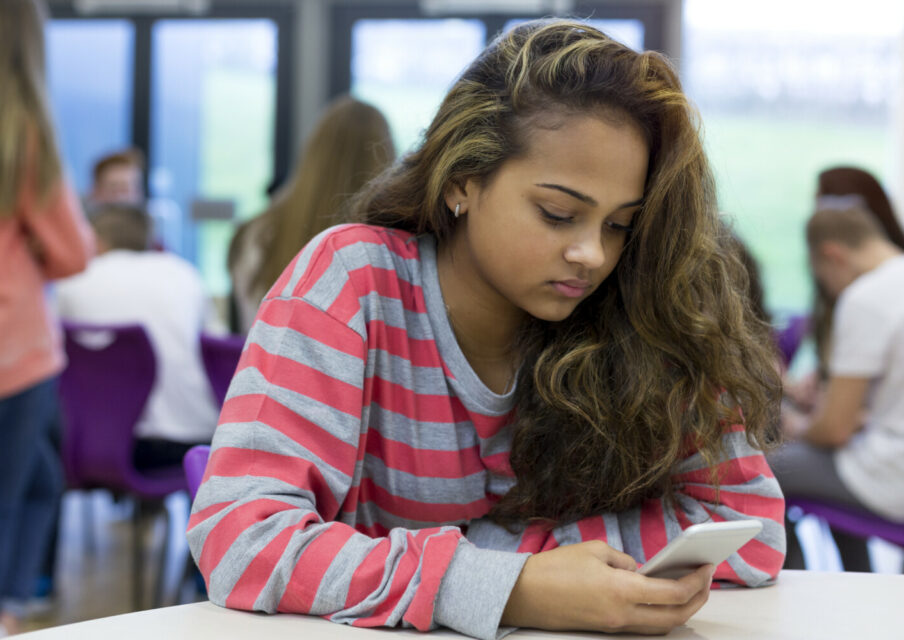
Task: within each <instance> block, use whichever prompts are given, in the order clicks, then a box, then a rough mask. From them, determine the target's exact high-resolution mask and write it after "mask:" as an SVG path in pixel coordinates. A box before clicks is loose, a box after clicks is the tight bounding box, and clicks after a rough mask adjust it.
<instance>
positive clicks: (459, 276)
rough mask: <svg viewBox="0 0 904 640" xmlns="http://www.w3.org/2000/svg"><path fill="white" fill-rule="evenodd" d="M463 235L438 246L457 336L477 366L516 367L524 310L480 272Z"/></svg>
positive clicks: (445, 295) (441, 280) (442, 279)
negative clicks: (512, 302) (490, 283)
mask: <svg viewBox="0 0 904 640" xmlns="http://www.w3.org/2000/svg"><path fill="white" fill-rule="evenodd" d="M457 231H460V229H459V230H457ZM461 239H463V238H462V236H461V234H460V233H456V234H455V235H454V236H453V238H452V239H451V240H450V241H449V242H446V243H444V244H443V245H442V246H440V247H438V248H437V259H436V267H437V272H438V275H439V284H440V289H441V290H442V293H443V300H444V301H445V303H446V313H447V314H448V316H449V322H450V324H451V325H452V330H453V331H454V332H455V338H456V339H457V340H458V345H459V347H460V348H461V350H462V352H463V353H464V354H465V357H466V358H467V359H468V362H469V363H470V364H471V366H472V367H474V368H475V369H478V367H479V365H481V364H495V365H499V366H502V365H503V364H504V366H505V367H506V368H507V369H510V370H512V371H514V369H515V368H517V354H516V352H515V340H516V338H517V335H518V330H519V328H520V327H521V324H522V322H523V321H524V316H525V314H524V312H523V311H522V310H520V309H518V308H517V307H515V306H514V305H512V304H511V303H510V302H509V301H508V300H506V299H505V298H503V297H502V295H501V294H499V292H497V291H495V290H494V289H493V288H492V287H490V285H488V284H487V283H486V282H485V281H484V280H483V279H482V278H481V277H480V276H479V274H477V272H476V271H475V268H474V264H473V262H472V260H471V259H470V256H468V255H467V253H466V252H467V247H466V246H465V245H464V243H463V242H461Z"/></svg>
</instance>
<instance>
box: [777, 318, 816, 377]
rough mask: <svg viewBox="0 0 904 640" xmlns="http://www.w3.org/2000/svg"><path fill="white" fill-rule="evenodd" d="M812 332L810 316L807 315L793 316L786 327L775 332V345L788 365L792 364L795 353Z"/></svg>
mask: <svg viewBox="0 0 904 640" xmlns="http://www.w3.org/2000/svg"><path fill="white" fill-rule="evenodd" d="M809 332H810V317H809V316H806V315H801V316H791V317H790V318H789V319H788V324H787V325H786V326H785V328H783V329H781V330H779V331H776V332H775V346H776V347H778V352H779V355H781V357H782V362H783V363H784V365H785V366H786V367H788V366H790V365H791V361H792V360H793V359H794V354H795V353H797V350H798V349H799V348H800V345H801V343H802V342H803V341H804V338H806V337H807V334H808V333H809Z"/></svg>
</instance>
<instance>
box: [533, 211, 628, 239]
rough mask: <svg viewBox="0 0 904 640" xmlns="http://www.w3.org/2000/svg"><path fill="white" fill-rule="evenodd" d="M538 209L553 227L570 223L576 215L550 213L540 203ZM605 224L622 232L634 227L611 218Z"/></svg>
mask: <svg viewBox="0 0 904 640" xmlns="http://www.w3.org/2000/svg"><path fill="white" fill-rule="evenodd" d="M537 209H538V210H539V211H540V215H541V216H542V217H543V219H544V220H546V222H548V223H549V224H550V225H552V226H553V227H558V226H559V225H562V224H568V223H570V222H572V221H573V220H574V216H557V215H555V214H554V213H550V212H549V211H547V210H546V209H544V208H543V207H541V206H540V205H537ZM605 224H606V226H607V227H608V228H609V229H611V230H613V231H619V232H621V233H630V232H631V231H632V230H633V229H634V227H633V225H629V224H628V225H625V224H619V223H618V222H613V221H611V220H607V221H606V222H605Z"/></svg>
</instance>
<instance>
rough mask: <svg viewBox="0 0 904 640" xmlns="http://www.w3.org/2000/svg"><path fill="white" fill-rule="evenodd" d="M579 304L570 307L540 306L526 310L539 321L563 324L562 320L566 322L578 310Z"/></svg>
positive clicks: (569, 305)
mask: <svg viewBox="0 0 904 640" xmlns="http://www.w3.org/2000/svg"><path fill="white" fill-rule="evenodd" d="M577 306H578V305H577V304H568V305H552V304H550V305H542V306H538V307H536V308H534V309H525V311H527V313H528V314H530V315H531V316H533V317H534V318H536V319H537V320H544V321H546V322H561V321H562V320H566V319H567V318H568V317H569V316H570V315H571V314H572V313H574V310H575V309H576V308H577Z"/></svg>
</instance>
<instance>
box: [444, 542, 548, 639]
mask: <svg viewBox="0 0 904 640" xmlns="http://www.w3.org/2000/svg"><path fill="white" fill-rule="evenodd" d="M528 557H530V554H529V553H511V552H507V551H494V550H491V549H479V548H477V547H475V546H474V545H473V544H471V543H470V542H467V541H466V540H463V541H462V542H461V543H460V544H459V545H458V549H456V550H455V555H454V556H453V557H452V561H451V562H450V563H449V567H448V569H446V573H445V575H444V576H443V579H442V582H441V583H440V586H439V591H438V592H437V595H436V605H435V608H434V610H433V621H434V622H435V623H436V624H439V625H442V626H444V627H449V628H450V629H454V630H455V631H458V632H459V633H464V634H466V635H469V636H473V637H475V638H479V639H480V640H497V639H498V638H501V637H503V636H504V635H506V634H508V633H510V632H511V631H513V630H514V627H502V628H500V627H499V621H500V620H501V619H502V612H503V611H504V610H505V605H506V604H507V603H508V599H509V595H510V594H511V592H512V589H513V588H514V587H515V582H516V581H517V580H518V576H520V575H521V569H523V568H524V563H525V562H527V559H528Z"/></svg>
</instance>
